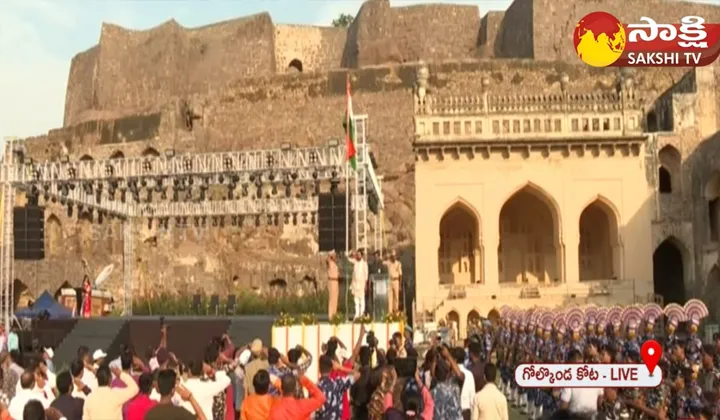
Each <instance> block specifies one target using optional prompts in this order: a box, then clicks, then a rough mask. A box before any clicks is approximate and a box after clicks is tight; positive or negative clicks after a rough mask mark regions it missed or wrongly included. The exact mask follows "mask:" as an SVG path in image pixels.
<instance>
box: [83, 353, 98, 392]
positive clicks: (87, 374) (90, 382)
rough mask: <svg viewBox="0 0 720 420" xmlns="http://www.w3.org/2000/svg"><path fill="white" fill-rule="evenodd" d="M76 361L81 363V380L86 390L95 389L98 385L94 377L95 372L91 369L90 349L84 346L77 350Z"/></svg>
mask: <svg viewBox="0 0 720 420" xmlns="http://www.w3.org/2000/svg"><path fill="white" fill-rule="evenodd" d="M78 359H79V360H81V361H82V362H83V365H84V369H83V375H82V378H81V380H82V381H83V383H84V384H85V385H87V386H88V388H90V389H92V390H93V391H94V390H95V389H97V387H98V383H97V378H96V377H95V370H94V369H93V365H92V361H91V360H90V349H88V348H87V347H85V346H80V348H78Z"/></svg>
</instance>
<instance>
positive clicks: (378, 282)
mask: <svg viewBox="0 0 720 420" xmlns="http://www.w3.org/2000/svg"><path fill="white" fill-rule="evenodd" d="M370 281H371V282H372V311H373V312H372V316H373V319H374V320H375V321H376V322H380V321H382V320H383V318H384V317H385V315H387V313H388V293H389V290H388V287H389V285H390V278H389V276H388V275H387V274H371V275H370Z"/></svg>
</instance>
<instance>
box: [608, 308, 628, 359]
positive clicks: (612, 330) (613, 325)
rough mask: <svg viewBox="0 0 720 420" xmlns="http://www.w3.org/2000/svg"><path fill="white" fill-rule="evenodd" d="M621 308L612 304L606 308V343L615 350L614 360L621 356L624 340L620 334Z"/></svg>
mask: <svg viewBox="0 0 720 420" xmlns="http://www.w3.org/2000/svg"><path fill="white" fill-rule="evenodd" d="M622 312H623V310H622V308H621V307H619V306H613V307H612V308H610V309H608V313H607V318H606V321H607V324H608V329H607V331H608V345H609V346H610V347H611V348H612V349H613V350H614V351H615V357H616V361H619V360H620V359H621V358H622V350H623V348H624V346H625V340H624V339H623V336H622V329H621V327H622Z"/></svg>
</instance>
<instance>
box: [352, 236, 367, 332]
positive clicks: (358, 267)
mask: <svg viewBox="0 0 720 420" xmlns="http://www.w3.org/2000/svg"><path fill="white" fill-rule="evenodd" d="M349 261H350V262H351V263H352V264H353V276H352V283H351V284H350V290H351V291H352V295H353V301H354V303H355V318H359V317H361V316H363V314H365V287H366V286H367V282H368V264H367V261H365V256H364V255H363V252H362V250H357V252H355V258H354V259H353V258H350V259H349Z"/></svg>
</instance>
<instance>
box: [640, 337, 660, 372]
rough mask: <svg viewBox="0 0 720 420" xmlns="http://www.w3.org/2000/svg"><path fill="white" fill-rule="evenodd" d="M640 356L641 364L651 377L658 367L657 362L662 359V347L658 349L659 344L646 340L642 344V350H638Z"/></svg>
mask: <svg viewBox="0 0 720 420" xmlns="http://www.w3.org/2000/svg"><path fill="white" fill-rule="evenodd" d="M640 356H641V357H642V359H643V362H645V366H646V367H647V368H648V371H649V372H650V376H652V374H653V372H654V371H655V367H656V366H657V365H658V362H659V361H660V358H661V357H662V347H660V344H659V343H658V342H657V341H655V340H648V341H646V342H644V343H643V345H642V348H641V349H640Z"/></svg>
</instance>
